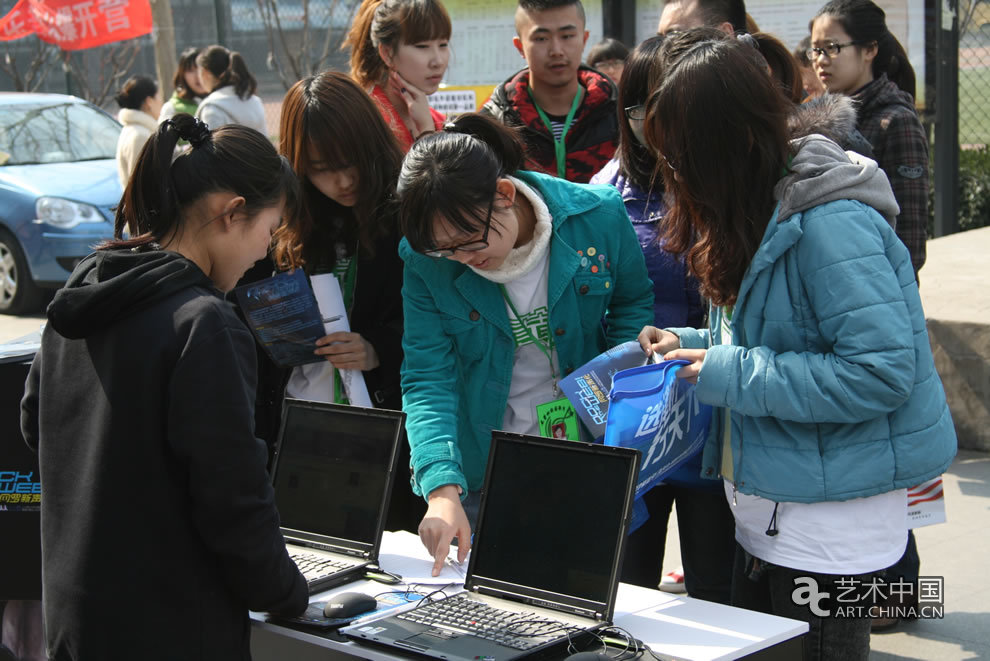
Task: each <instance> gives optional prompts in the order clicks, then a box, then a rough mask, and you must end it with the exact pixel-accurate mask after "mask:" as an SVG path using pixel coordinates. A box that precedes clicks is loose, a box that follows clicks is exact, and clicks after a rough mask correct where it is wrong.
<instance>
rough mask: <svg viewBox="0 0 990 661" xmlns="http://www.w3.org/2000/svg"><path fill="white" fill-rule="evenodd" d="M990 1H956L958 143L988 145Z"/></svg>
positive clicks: (964, 145) (989, 125) (989, 138)
mask: <svg viewBox="0 0 990 661" xmlns="http://www.w3.org/2000/svg"><path fill="white" fill-rule="evenodd" d="M988 108H990V0H963V1H962V2H960V3H959V143H960V145H961V146H962V148H963V149H972V148H975V147H978V146H983V145H988V144H990V113H988V112H987V109H988Z"/></svg>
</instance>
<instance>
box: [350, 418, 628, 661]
mask: <svg viewBox="0 0 990 661" xmlns="http://www.w3.org/2000/svg"><path fill="white" fill-rule="evenodd" d="M638 474H639V453H638V452H637V451H635V450H630V449H627V448H615V447H606V446H603V445H593V444H590V443H581V442H576V441H560V440H556V439H548V438H539V437H535V436H525V435H521V434H511V433H508V432H500V431H496V432H493V434H492V445H491V451H490V454H489V457H488V470H487V473H486V475H485V485H484V492H483V495H482V499H481V509H480V513H479V517H478V525H477V529H476V531H475V535H474V545H473V547H472V550H471V559H470V562H469V563H468V570H467V578H466V579H465V582H464V587H465V592H463V593H461V594H457V595H454V596H451V597H447V598H444V599H441V600H439V601H433V602H430V603H426V604H424V605H422V606H420V607H418V608H416V609H414V610H411V611H407V612H405V613H402V614H399V615H394V616H391V617H388V618H385V619H382V620H377V621H374V622H370V623H366V624H358V625H355V626H351V627H347V628H345V629H342V632H343V633H344V634H345V635H346V636H348V637H350V638H352V639H355V640H358V641H362V642H369V643H372V644H377V645H385V646H388V647H389V648H392V649H394V650H402V651H405V652H415V653H419V654H422V655H426V656H431V657H436V658H442V659H449V660H452V661H453V660H458V661H475V660H476V659H484V660H485V661H508V660H509V659H515V658H519V657H521V656H525V655H529V654H533V653H535V652H539V651H544V650H549V649H551V648H553V647H555V646H557V645H566V644H567V642H568V640H578V639H579V638H578V637H580V636H582V635H584V634H586V633H587V632H591V631H595V630H596V629H599V628H601V627H603V626H607V625H608V624H610V623H611V619H612V614H613V612H614V609H615V594H616V590H617V588H618V584H619V572H620V569H621V564H622V555H623V550H624V544H625V540H626V533H627V531H628V528H629V520H630V517H631V513H632V500H633V493H634V490H635V484H636V478H637V476H638Z"/></svg>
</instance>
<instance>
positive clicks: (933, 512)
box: [907, 476, 945, 528]
mask: <svg viewBox="0 0 990 661" xmlns="http://www.w3.org/2000/svg"><path fill="white" fill-rule="evenodd" d="M907 517H908V528H921V527H923V526H932V525H935V524H936V523H945V492H944V491H943V490H942V476H939V477H936V478H934V479H931V480H928V481H927V482H922V483H921V484H919V485H918V486H916V487H911V488H910V489H908V490H907Z"/></svg>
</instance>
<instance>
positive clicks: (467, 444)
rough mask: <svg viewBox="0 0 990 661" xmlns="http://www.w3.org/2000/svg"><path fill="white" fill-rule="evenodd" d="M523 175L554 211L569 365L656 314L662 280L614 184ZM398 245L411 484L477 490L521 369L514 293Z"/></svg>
mask: <svg viewBox="0 0 990 661" xmlns="http://www.w3.org/2000/svg"><path fill="white" fill-rule="evenodd" d="M515 176H516V177H518V178H519V179H522V180H523V181H524V182H526V183H527V184H528V185H530V186H532V187H533V188H534V189H536V190H537V191H538V192H539V193H540V194H541V195H542V196H543V200H544V201H545V202H546V205H547V207H548V208H549V210H550V214H551V216H552V217H553V234H552V236H551V239H550V271H549V287H548V292H547V302H548V305H549V308H550V329H551V331H552V332H553V339H554V342H555V343H556V348H557V358H558V361H559V364H560V367H561V370H562V371H563V372H564V373H570V372H571V371H573V370H574V369H575V368H577V367H580V366H581V365H582V364H584V363H586V362H587V361H589V360H591V359H592V358H594V357H595V356H597V355H598V354H599V353H601V352H602V351H605V350H606V349H607V348H609V347H611V346H614V345H616V344H620V343H622V342H627V341H629V340H634V339H636V337H637V335H638V334H639V332H640V330H642V328H643V326H645V325H647V324H649V323H652V320H653V285H652V283H651V282H650V279H649V277H648V276H647V274H646V265H645V263H644V261H643V251H642V250H641V249H640V247H639V243H638V241H637V240H636V232H635V231H634V230H633V227H632V224H631V223H630V222H629V217H628V216H627V215H626V210H625V206H624V205H623V203H622V198H621V197H620V196H619V194H618V192H617V191H616V190H615V188H613V187H611V186H588V185H582V184H574V183H570V182H568V181H565V180H563V179H557V178H555V177H550V176H547V175H542V174H537V173H533V172H519V173H517V174H516V175H515ZM589 253H591V254H589ZM399 254H400V256H401V257H402V259H403V260H404V261H405V270H404V276H403V278H404V281H403V287H402V298H403V300H404V305H405V332H404V334H403V338H402V346H403V350H404V352H405V361H404V363H403V367H402V391H403V394H402V408H403V410H404V411H405V412H406V416H407V417H406V432H407V434H408V437H409V445H410V447H411V450H412V485H413V490H414V491H415V492H416V493H418V494H420V495H422V496H424V497H426V496H428V495H429V493H430V492H431V491H433V490H434V489H436V488H437V487H441V486H443V485H445V484H456V485H459V486H460V487H461V488H462V489H463V490H464V492H465V493H466V492H467V491H468V490H469V489H470V490H476V489H479V488H480V487H481V485H482V482H483V481H484V476H485V464H486V463H487V461H488V447H489V445H490V443H491V435H492V430H495V429H499V428H500V427H501V425H502V417H503V415H504V413H505V408H506V403H507V401H508V397H509V382H510V381H511V379H512V364H513V358H514V355H515V345H514V343H513V339H512V333H511V331H510V327H509V316H508V314H507V313H506V309H505V301H504V299H503V298H502V295H501V293H500V291H499V288H498V285H497V284H495V283H494V282H491V281H489V280H486V279H485V278H483V277H481V276H479V275H478V274H476V273H474V272H473V271H472V270H471V269H469V268H468V267H467V266H464V265H463V264H460V263H458V262H456V261H454V260H450V259H436V258H432V257H427V256H425V255H421V254H419V253H416V252H414V251H413V250H412V249H411V248H410V247H409V244H408V243H407V242H406V241H405V240H404V239H403V241H402V243H401V244H400V246H399ZM592 267H595V269H594V272H593V271H592ZM603 319H604V321H605V324H604V325H603V324H602V320H603ZM549 376H550V375H549V368H548V374H547V377H548V378H549Z"/></svg>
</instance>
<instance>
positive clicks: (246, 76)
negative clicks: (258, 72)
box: [196, 46, 268, 135]
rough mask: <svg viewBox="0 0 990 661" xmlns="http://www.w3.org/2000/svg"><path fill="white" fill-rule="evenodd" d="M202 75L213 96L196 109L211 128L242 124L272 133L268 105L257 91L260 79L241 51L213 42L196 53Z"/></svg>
mask: <svg viewBox="0 0 990 661" xmlns="http://www.w3.org/2000/svg"><path fill="white" fill-rule="evenodd" d="M196 65H197V66H198V67H199V79H200V82H201V83H202V85H203V87H204V88H205V89H206V90H207V91H208V92H209V96H207V97H206V98H205V99H203V102H202V103H201V104H199V107H198V108H197V109H196V118H197V119H201V120H203V121H204V122H205V123H206V125H207V126H209V127H210V128H211V129H215V128H219V127H221V126H224V125H226V124H242V125H244V126H247V127H249V128H252V129H254V130H255V131H258V132H260V133H262V134H263V135H268V130H267V128H266V127H265V107H264V105H263V104H262V103H261V99H260V98H259V97H258V96H257V95H256V94H255V91H256V90H257V88H258V83H257V81H255V79H254V76H252V75H251V72H250V71H248V68H247V64H245V63H244V58H243V57H242V56H241V54H240V53H238V52H237V51H230V50H227V49H226V48H224V47H223V46H210V47H209V48H206V49H204V50H203V51H202V52H200V54H199V55H197V56H196Z"/></svg>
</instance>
